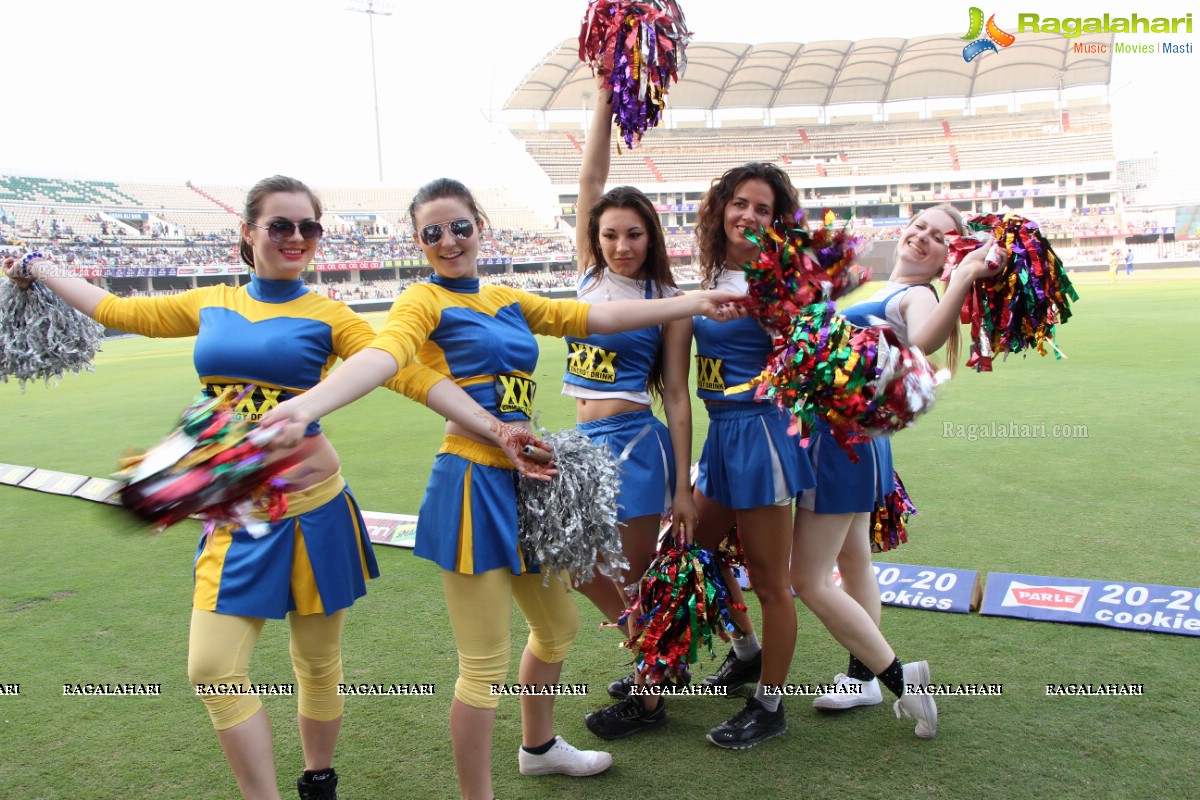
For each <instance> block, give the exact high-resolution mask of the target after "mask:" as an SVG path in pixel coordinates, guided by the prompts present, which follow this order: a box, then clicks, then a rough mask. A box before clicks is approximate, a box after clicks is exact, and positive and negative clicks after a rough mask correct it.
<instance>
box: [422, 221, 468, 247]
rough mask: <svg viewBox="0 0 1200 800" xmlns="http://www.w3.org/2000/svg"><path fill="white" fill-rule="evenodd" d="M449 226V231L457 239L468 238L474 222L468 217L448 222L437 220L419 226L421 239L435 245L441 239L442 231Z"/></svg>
mask: <svg viewBox="0 0 1200 800" xmlns="http://www.w3.org/2000/svg"><path fill="white" fill-rule="evenodd" d="M447 225H448V226H450V232H451V233H452V234H454V236H455V237H456V238H459V239H469V238H471V234H473V233H474V232H475V223H473V222H471V220H469V219H455V220H451V221H449V222H438V223H435V224H433V225H426V226H425V227H424V228H421V241H423V242H424V243H425V244H427V245H430V246H432V245H435V244H437V243H438V242H440V241H441V240H442V233H443V232H444V231H445V229H446V226H447Z"/></svg>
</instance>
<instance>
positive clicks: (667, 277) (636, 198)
mask: <svg viewBox="0 0 1200 800" xmlns="http://www.w3.org/2000/svg"><path fill="white" fill-rule="evenodd" d="M610 208H622V209H624V208H628V209H630V210H632V211H635V212H636V213H637V215H638V216H639V217H641V219H642V225H643V226H645V228H646V235H647V236H648V237H649V247H648V248H647V250H646V260H645V261H643V262H642V266H641V268H640V269H639V270H638V275H637V280H639V281H642V282H645V281H650V282H651V284H652V285H653V286H654V291H655V293H656V294H657V295H658V296H659V297H661V296H663V289H664V288H671V289H677V288H678V287H677V286H676V285H675V277H674V276H673V275H672V274H671V256H670V254H669V253H668V252H667V241H666V236H665V234H664V233H663V228H662V222H661V221H660V220H659V218H658V212H657V211H656V210H655V208H654V204H653V203H651V202H650V198H649V197H646V195H645V194H643V193H642V192H641V191H640V190H638V189H635V188H633V187H632V186H617V187H615V188H612V189H609V190H608V191H607V192H605V193H604V194H602V195H600V199H598V200H597V201H596V202H595V203H592V207H591V208H590V209H589V210H588V227H587V234H588V246H589V247H590V248H591V249H592V266H591V269H589V270H588V273H587V274H588V276H589V277H591V278H592V279H593V280H602V279H603V276H604V271H605V270H606V269H607V268H608V265H607V264H605V263H604V262H603V260H602V259H601V256H600V254H601V252H602V251H601V250H600V215H601V214H603V213H604V212H605V211H607V210H609V209H610ZM646 384H647V389H648V390H649V392H650V394H651V395H652V396H653V397H655V398H656V399H657V400H658V401H659V402H660V403H661V402H662V399H663V391H664V389H665V388H666V387H665V383H664V381H663V342H662V337H661V336H660V337H659V340H658V352H656V353H655V354H654V362H653V363H652V364H651V365H650V373H649V375H648V376H647V378H646Z"/></svg>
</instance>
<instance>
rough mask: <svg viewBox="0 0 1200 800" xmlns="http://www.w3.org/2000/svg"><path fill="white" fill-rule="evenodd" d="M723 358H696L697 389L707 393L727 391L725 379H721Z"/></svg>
mask: <svg viewBox="0 0 1200 800" xmlns="http://www.w3.org/2000/svg"><path fill="white" fill-rule="evenodd" d="M723 363H725V359H723V358H709V357H708V356H696V388H697V389H702V390H704V391H706V392H723V391H725V379H724V378H722V377H721V364H723Z"/></svg>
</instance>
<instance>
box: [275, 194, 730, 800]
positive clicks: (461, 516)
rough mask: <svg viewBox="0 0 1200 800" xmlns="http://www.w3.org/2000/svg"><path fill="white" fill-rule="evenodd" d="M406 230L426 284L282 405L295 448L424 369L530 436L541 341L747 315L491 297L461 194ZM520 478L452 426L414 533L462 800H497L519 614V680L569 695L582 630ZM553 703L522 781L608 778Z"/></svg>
mask: <svg viewBox="0 0 1200 800" xmlns="http://www.w3.org/2000/svg"><path fill="white" fill-rule="evenodd" d="M409 217H410V219H412V221H413V225H414V227H415V228H416V234H417V238H418V240H419V242H420V245H421V250H422V252H423V253H424V255H425V258H426V259H427V260H428V261H429V263H430V264H431V265H432V266H433V270H434V274H433V275H432V277H431V278H430V282H429V283H421V284H416V285H414V286H410V287H409V288H408V289H407V290H406V291H405V292H404V294H403V295H401V296H400V297H399V298H398V299H397V300H396V302H395V304H394V305H393V306H392V310H391V313H390V314H389V316H388V321H387V324H386V326H385V327H384V329H383V331H382V332H381V333H380V335H379V337H378V338H377V339H376V340H375V342H374V343H373V344H372V345H371V346H370V347H368V348H367V349H366V350H364V351H363V352H361V353H359V354H358V355H357V356H355V357H354V358H351V359H349V360H348V361H347V362H346V363H345V364H343V365H342V366H341V367H339V368H338V369H337V371H335V372H334V373H333V374H332V375H331V376H330V377H329V378H327V379H326V380H325V381H323V382H322V384H321V385H320V386H318V387H317V388H315V389H314V390H313V391H311V392H308V393H306V394H304V395H302V396H300V397H297V398H295V400H293V401H291V402H290V403H284V404H282V405H280V406H279V407H278V408H277V409H275V411H274V412H273V413H272V414H271V415H269V416H268V418H267V419H266V420H264V424H273V423H276V422H278V423H281V427H282V430H283V433H281V434H280V436H281V437H282V441H283V443H284V444H287V443H290V441H292V440H294V439H295V438H297V437H298V435H299V432H300V431H301V430H303V427H304V425H306V424H307V421H308V420H309V419H312V418H314V417H317V416H320V415H322V414H325V413H328V412H330V411H332V410H333V409H336V408H339V407H341V406H342V405H345V404H346V403H349V402H351V401H353V400H355V399H357V398H358V397H361V396H362V395H363V394H365V393H367V392H368V391H370V390H371V389H372V388H374V387H375V386H377V385H379V383H380V382H382V381H383V380H384V379H386V378H387V377H388V376H389V375H391V374H393V373H394V372H395V371H396V369H397V366H398V365H407V364H408V363H409V362H410V361H412V360H413V359H414V358H416V359H418V360H419V361H420V363H423V364H425V365H427V366H428V367H430V368H431V369H433V370H435V371H437V372H439V373H440V374H442V375H444V376H446V377H448V378H451V379H452V380H453V381H454V382H456V383H458V384H459V385H460V386H462V387H463V388H464V389H465V390H466V391H467V393H468V394H470V395H471V396H472V397H473V398H475V399H476V400H477V401H478V402H479V404H480V405H481V406H483V407H484V408H485V409H487V410H488V411H489V412H494V413H495V414H496V416H497V417H499V418H500V419H501V420H504V421H505V422H511V424H512V425H513V426H514V427H521V428H524V427H526V426H527V425H528V421H529V418H530V415H531V413H532V406H533V396H534V391H535V389H536V385H535V384H534V382H533V380H532V377H531V376H532V373H533V371H534V369H535V367H536V364H537V356H538V343H537V340H536V339H535V338H534V334H542V335H550V336H559V337H563V336H574V337H576V338H579V339H583V338H586V337H588V336H590V335H592V334H596V333H602V334H611V333H617V332H620V331H625V330H636V329H639V328H646V327H650V326H655V325H659V324H663V323H666V322H669V321H670V320H673V319H684V318H688V317H691V316H692V315H694V314H704V315H706V316H710V317H713V318H715V319H723V318H726V317H729V316H733V315H735V314H738V313H742V312H741V311H740V309H734V308H732V307H729V306H723V305H721V304H722V303H726V302H729V301H734V300H737V299H739V298H740V297H741V296H742V295H741V294H739V293H735V292H700V293H692V294H688V295H681V296H678V297H670V298H664V299H656V300H634V301H619V300H614V301H612V302H606V303H601V304H598V305H595V306H589V305H588V304H586V303H581V302H578V301H575V300H549V299H546V298H544V297H540V296H538V295H534V294H530V293H528V292H523V291H520V290H517V289H512V288H510V287H506V286H495V285H490V284H481V283H480V280H479V267H478V262H477V258H478V255H479V244H480V239H481V237H482V233H483V229H484V226H485V225H486V224H487V217H486V216H485V215H484V214H483V211H482V210H481V209H480V207H479V204H478V203H477V202H476V200H475V197H474V196H473V195H472V194H471V192H470V190H469V189H467V187H466V186H464V185H463V184H461V183H459V182H458V181H455V180H451V179H447V178H440V179H438V180H435V181H432V182H430V183H428V184H426V185H425V186H423V187H422V188H421V189H420V190H418V192H417V194H416V196H415V197H414V199H413V202H412V205H411V206H410V208H409ZM516 485H517V478H516V475H515V474H514V472H513V470H512V469H511V467H510V466H509V464H508V462H507V460H506V459H505V458H504V455H503V453H502V452H501V451H500V450H499V449H497V448H496V447H495V446H494V445H493V443H492V442H490V441H481V440H480V439H479V437H478V436H477V435H476V434H475V433H474V432H472V431H471V430H469V429H466V428H464V427H463V426H462V425H460V424H459V423H456V422H451V421H448V422H447V425H446V438H445V440H444V443H443V445H442V449H441V451H440V452H439V454H438V456H437V458H436V460H435V461H434V466H433V472H432V474H431V475H430V478H429V484H428V486H427V488H426V491H425V499H424V500H423V501H422V503H421V510H420V512H419V516H418V521H417V534H416V535H417V542H416V548H415V553H416V555H417V556H418V557H420V558H425V559H428V560H430V561H433V562H434V563H435V564H436V565H437V566H438V567H439V569H440V573H441V579H442V586H443V589H444V591H445V596H446V609H447V612H448V614H449V617H450V627H451V629H452V630H453V632H454V638H455V643H456V645H457V647H458V652H459V677H458V680H457V682H456V683H455V688H454V700H453V701H452V703H451V706H450V738H451V743H452V745H453V751H454V761H455V766H456V770H457V773H458V782H459V788H460V790H461V793H462V796H463V797H464V798H467V800H491V798H492V796H493V795H492V774H491V752H492V730H493V727H494V723H495V718H496V708H497V707H498V705H499V700H500V698H499V696H498V695H497V694H496V693H494V692H493V691H491V687H492V686H493V685H495V684H503V683H504V680H505V677H506V675H507V674H508V667H509V651H510V647H511V646H510V620H511V616H512V603H513V601H514V600H515V601H516V603H517V605H518V606H519V607H520V609H521V612H522V614H523V615H524V616H525V620H526V622H527V623H528V626H529V631H530V633H529V638H528V641H527V643H526V646H525V650H524V653H523V654H522V656H521V664H520V670H519V673H518V680H519V682H520V683H521V685H522V686H530V687H536V686H549V685H553V684H555V683H556V682H557V680H558V676H559V674H560V673H561V671H562V662H563V659H564V658H565V657H566V654H567V651H568V650H569V649H570V646H571V643H572V641H573V640H574V638H575V634H576V632H577V631H578V627H579V616H578V610H577V609H576V607H575V603H574V600H573V599H572V597H571V594H570V593H569V592H567V591H564V590H563V587H562V586H561V585H560V584H558V583H557V582H556V581H553V580H552V581H550V582H549V583H546V582H544V580H543V577H544V576H543V575H541V574H540V573H539V572H538V569H537V565H536V564H532V563H529V562H528V561H527V560H526V556H525V553H523V552H522V550H521V548H520V546H519V545H518V543H517V534H518V532H517V497H516ZM553 710H554V696H553V694H527V693H524V692H522V694H521V739H522V744H521V747H520V748H519V750H518V753H517V762H518V768H519V770H520V772H521V774H522V775H549V774H564V775H572V776H586V775H594V774H597V773H600V772H603V771H604V770H606V769H608V767H609V766H610V765H611V764H612V757H611V756H610V755H609V754H608V753H605V752H599V751H594V750H585V751H580V750H577V749H576V748H574V747H572V746H571V745H570V744H568V743H567V742H566V741H565V740H564V739H563V738H562V737H561V736H556V735H555V734H554V720H553Z"/></svg>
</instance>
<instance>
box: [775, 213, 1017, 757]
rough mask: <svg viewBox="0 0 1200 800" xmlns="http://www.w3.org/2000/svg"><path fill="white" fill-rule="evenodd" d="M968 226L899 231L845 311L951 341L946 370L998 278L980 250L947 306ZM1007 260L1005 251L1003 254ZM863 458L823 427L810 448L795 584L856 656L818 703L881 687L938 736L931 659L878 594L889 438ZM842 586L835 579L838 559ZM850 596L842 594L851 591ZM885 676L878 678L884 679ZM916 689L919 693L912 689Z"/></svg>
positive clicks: (911, 342) (949, 217) (860, 319)
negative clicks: (878, 280)
mask: <svg viewBox="0 0 1200 800" xmlns="http://www.w3.org/2000/svg"><path fill="white" fill-rule="evenodd" d="M964 233H965V227H964V225H963V221H962V218H961V217H960V216H959V214H958V212H957V211H956V210H955V209H954V208H953V206H950V205H939V206H935V207H933V208H928V209H926V210H924V211H922V212H920V213H918V214H917V215H915V216H914V217H913V218H912V219H911V220H910V221H909V223H908V224H907V225H906V226H905V228H904V229H903V230H902V231H901V233H900V241H899V244H898V246H897V248H896V264H895V267H894V268H893V269H892V273H891V275H890V276H889V278H888V282H887V283H886V284H885V285H884V287H883V288H882V289H880V290H879V291H878V292H877V293H876V294H875V295H874V296H872V297H871V298H870V299H869V300H866V301H864V302H862V303H857V304H855V305H853V306H850V307H849V308H847V309H845V310H844V311H842V312H841V313H842V314H843V315H844V316H845V317H846V319H847V320H848V321H849V322H851V323H853V324H855V325H859V326H864V327H865V326H876V325H884V326H886V327H888V328H890V329H891V330H892V331H893V332H895V334H896V335H897V337H898V338H899V339H900V342H901V344H903V345H905V346H911V347H917V348H920V350H921V351H922V352H925V353H932V352H934V351H935V350H937V349H939V348H940V347H941V346H942V345H943V344H946V343H947V341H949V346H948V348H947V355H946V360H947V363H949V364H951V365H953V364H955V362H956V361H957V358H958V349H959V345H958V335H959V331H958V315H959V309H961V308H962V304H963V300H964V299H965V298H966V296H967V292H968V291H969V290H970V287H971V284H972V283H973V282H974V281H976V280H978V279H980V278H984V277H988V276H990V275H994V274H996V272H998V271H999V266H989V265H987V264H986V263H985V261H984V256H985V250H986V248H980V249H978V250H976V251H974V252H973V253H971V254H970V255H969V256H967V258H966V259H964V260H963V261H962V263H960V264H959V265H958V267H957V268H956V269H955V270H954V271H953V272H952V273H951V275H950V279H949V282H948V284H947V285H946V288H945V296H944V297H942V298H941V301H940V302H939V299H938V293H937V291H936V290H935V289H934V288H933V284H932V281H933V279H934V278H935V277H936V276H938V275H940V274H941V273H942V270H943V268H944V266H945V263H946V255H947V251H948V245H947V238H948V237H950V236H953V235H960V236H961V235H963V234H964ZM1000 255H1001V263H1003V260H1004V259H1005V258H1006V257H1007V253H1005V252H1003V251H1002V252H1001V254H1000ZM852 446H853V449H854V452H855V454H856V455H857V457H858V460H857V461H852V460H851V458H850V457H849V456H848V455H847V453H846V452H845V451H844V450H843V449H842V448H841V447H840V446H839V445H838V443H837V442H836V441H834V438H833V435H832V433H831V432H830V429H829V427H828V425H826V424H824V423H823V422H819V423H818V424H817V426H816V427H815V429H814V431H813V433H812V436H811V437H810V441H809V445H808V457H809V459H810V460H811V462H812V465H813V470H814V472H815V473H816V479H817V485H816V487H815V488H814V489H811V490H808V491H805V492H804V493H803V494H802V495H801V496H800V498H799V499H798V501H797V506H796V525H795V531H794V537H793V542H792V568H791V575H792V587H793V588H794V589H795V592H796V595H797V596H798V597H799V598H800V599H801V600H802V601H803V602H804V604H805V605H806V606H808V607H809V609H810V610H812V612H813V613H814V614H816V615H817V617H818V618H819V619H820V620H821V622H822V623H823V624H824V625H825V627H826V628H827V629H828V630H829V632H830V633H832V634H833V636H834V638H836V639H837V640H838V641H839V642H841V644H842V645H843V646H844V647H845V648H846V649H847V650H849V651H850V653H851V656H850V666H849V668H848V669H847V671H846V673H845V674H839V675H838V676H837V677H836V678H835V679H834V681H835V684H836V685H837V687H838V688H837V690H836V691H834V692H831V693H829V694H826V695H822V696H820V697H817V698H815V699H814V701H813V706H814V707H816V708H819V709H824V710H829V711H836V710H842V709H846V708H853V707H855V706H861V705H875V704H878V703H881V702H882V701H883V698H882V693H881V691H880V688H879V683H880V682H882V683H883V685H884V686H886V687H887V688H888V690H889V691H891V692H892V693H893V694H894V695H895V696H896V698H897V699H896V701H895V705H894V710H895V712H896V716H897V717H901V716H906V717H912V718H915V719H916V721H917V725H916V734H917V736H919V737H922V738H927V739H931V738H933V737H934V736H935V735H936V734H937V705H936V704H935V703H934V701H933V697H932V696H931V695H929V694H928V693H926V692H925V691H923V690H924V689H926V688H927V687H928V686H929V684H930V677H929V665H928V664H927V663H926V662H924V661H917V662H912V663H907V664H901V662H900V660H899V659H898V658H897V657H896V654H895V653H894V652H893V651H892V649H891V647H890V645H888V643H887V641H886V640H885V639H884V638H883V635H882V634H881V633H880V631H879V621H880V608H881V606H880V599H879V587H878V584H877V583H876V580H875V575H874V573H873V571H872V569H871V530H870V526H871V511H872V510H873V509H874V508H875V507H876V505H878V504H880V503H881V502H882V500H883V498H884V497H886V496H887V495H888V494H890V493H891V492H892V490H893V489H894V483H893V474H894V473H893V469H892V449H891V440H890V439H889V437H886V436H880V437H876V438H874V439H871V440H869V441H866V442H861V443H857V444H854V445H852ZM835 561H836V562H837V565H838V570H839V572H840V573H841V576H842V588H841V589H839V588H838V587H837V586H836V585H834V583H833V579H832V577H831V575H832V571H833V565H834V562H835ZM843 589H844V591H843ZM877 676H878V677H877ZM914 689H915V691H912V690H914Z"/></svg>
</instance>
